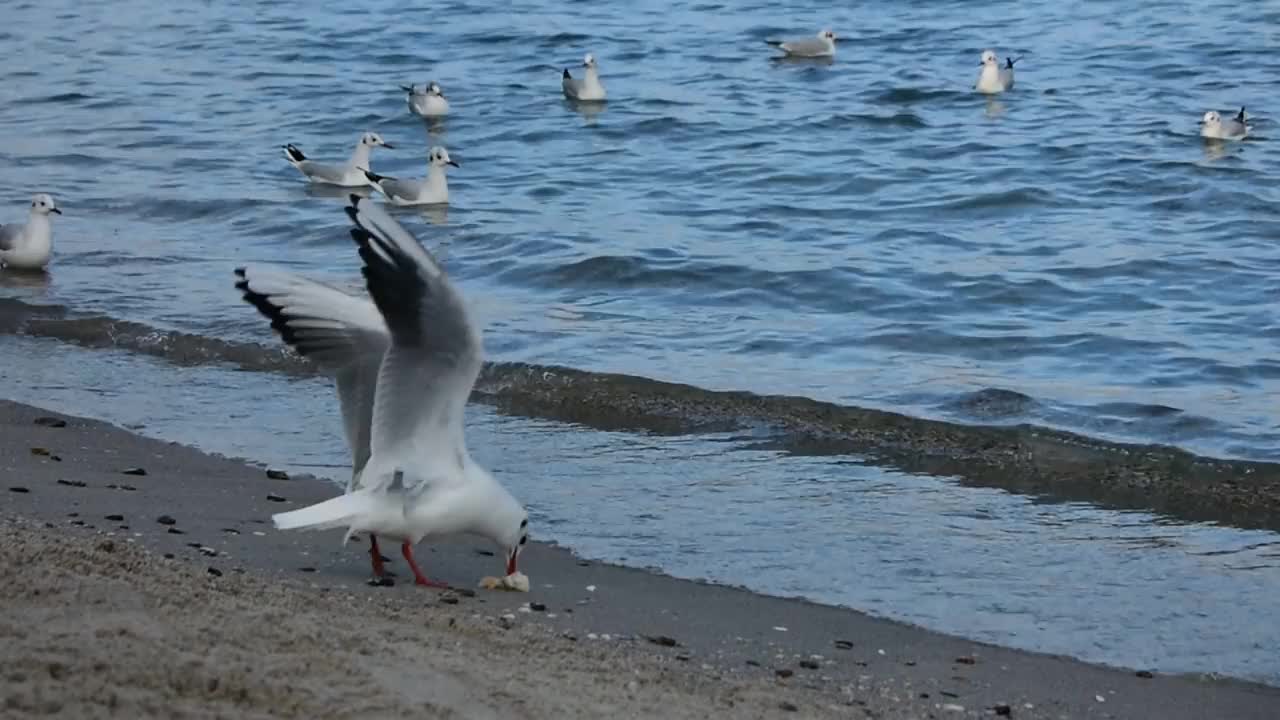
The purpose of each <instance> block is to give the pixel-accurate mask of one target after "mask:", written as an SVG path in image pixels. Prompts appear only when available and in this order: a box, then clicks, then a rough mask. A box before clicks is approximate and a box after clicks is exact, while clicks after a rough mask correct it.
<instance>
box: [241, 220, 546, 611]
mask: <svg viewBox="0 0 1280 720" xmlns="http://www.w3.org/2000/svg"><path fill="white" fill-rule="evenodd" d="M347 214H348V215H349V216H350V217H351V219H352V220H353V221H354V222H355V225H356V227H355V228H354V229H353V230H352V231H351V236H352V238H354V239H355V241H356V245H357V247H358V248H359V253H360V258H361V259H362V260H363V261H364V268H363V274H364V277H365V284H366V286H367V288H368V290H369V295H370V297H371V298H372V299H373V301H372V302H369V301H368V300H364V299H361V298H355V297H352V296H350V295H347V294H346V293H344V292H342V291H341V290H337V289H335V288H331V287H329V286H327V285H322V284H320V283H316V282H313V281H310V280H307V279H305V278H301V277H298V276H294V275H290V274H287V273H283V272H280V271H274V270H263V269H260V268H254V267H247V268H241V269H239V270H237V271H236V274H237V276H238V278H239V282H237V284H236V287H237V288H239V289H240V290H242V291H243V292H244V298H245V300H246V301H247V302H249V303H250V304H252V305H254V306H255V307H257V308H258V310H259V311H260V312H262V313H263V314H264V315H266V316H267V317H268V318H270V319H271V325H272V327H274V328H275V329H276V330H277V331H278V332H280V334H281V336H282V337H283V338H284V340H285V341H286V342H288V343H289V344H290V345H292V346H293V347H294V348H295V349H296V350H297V351H298V352H299V353H301V354H302V355H304V356H306V357H312V358H315V359H316V360H317V361H318V362H320V363H322V364H323V365H326V366H328V367H329V368H331V369H334V368H347V369H348V370H352V371H354V373H353V374H352V375H349V376H347V380H346V382H345V384H344V379H343V375H341V374H339V376H338V377H339V382H338V388H339V397H340V398H341V401H342V411H343V419H344V422H345V424H346V426H347V430H348V441H349V442H351V444H352V451H353V456H356V457H357V458H358V457H359V456H360V455H361V454H362V451H363V449H362V448H360V447H358V445H359V443H360V442H361V441H362V440H361V438H365V439H367V442H368V453H367V455H366V457H367V459H366V460H365V461H364V463H363V465H362V466H361V467H357V468H353V478H352V484H351V485H350V486H349V487H348V492H347V493H346V494H344V495H341V496H339V497H336V498H332V499H330V500H326V501H324V502H322V503H318V504H315V505H311V506H308V507H305V508H302V509H300V510H294V511H292V512H286V513H278V514H276V515H273V516H272V520H273V521H274V522H275V525H276V527H277V528H280V529H282V530H287V529H301V530H321V529H326V528H340V527H345V528H347V534H346V536H345V538H344V542H345V541H346V540H349V539H350V538H351V536H352V535H354V534H356V533H369V534H370V540H371V550H370V555H371V556H372V563H373V572H374V574H375V575H376V576H378V577H379V578H381V577H384V576H385V574H386V570H385V568H384V567H383V565H382V559H381V553H380V551H379V548H378V541H377V539H378V537H384V538H391V539H394V540H398V541H399V542H400V543H401V545H400V550H401V554H402V555H403V556H404V559H405V561H406V562H407V563H408V564H409V567H410V569H411V570H412V571H413V575H414V582H415V583H416V584H418V585H428V586H433V587H442V586H444V585H443V584H442V583H440V582H437V581H433V580H429V579H428V578H427V577H426V575H424V574H423V573H422V570H421V569H420V568H419V567H418V565H417V563H416V562H415V561H414V558H413V546H414V545H415V544H417V543H418V542H419V541H421V540H422V539H423V538H427V537H439V536H444V535H452V534H460V533H465V534H475V535H480V536H482V537H485V538H488V539H489V540H491V541H493V542H494V543H496V544H497V545H498V547H499V548H500V549H501V550H502V551H503V553H504V556H505V559H506V570H507V575H508V576H510V575H514V574H515V573H516V572H517V561H518V559H519V557H520V553H521V551H523V550H524V547H525V545H526V544H527V543H528V540H529V516H528V513H527V512H526V511H525V509H524V508H523V507H522V506H521V505H520V503H519V502H518V501H517V500H516V499H515V498H514V497H513V496H512V495H511V493H510V492H508V491H507V489H506V488H504V487H503V486H502V484H501V483H500V482H498V480H497V479H496V478H494V477H493V475H491V474H490V473H489V472H488V471H487V470H485V469H484V468H482V467H480V466H479V465H477V464H476V463H475V461H474V460H472V459H471V455H470V453H469V452H468V451H467V447H466V443H465V441H464V438H463V415H464V409H465V407H466V404H467V399H468V398H469V397H470V395H471V388H472V386H473V385H474V384H475V380H476V377H477V376H478V375H479V373H480V366H481V364H482V350H481V344H480V333H479V331H478V329H477V328H476V327H475V325H474V324H472V322H471V319H470V317H469V316H468V314H467V312H466V308H465V304H464V301H463V298H462V296H461V295H460V294H459V293H458V291H457V289H456V288H455V287H454V285H453V283H452V282H451V281H450V280H449V278H448V276H447V275H445V272H444V269H443V268H442V267H441V266H440V265H439V263H438V262H436V260H435V258H434V257H432V256H431V254H430V253H428V252H427V250H426V249H425V248H424V247H422V245H421V244H419V242H418V241H417V239H416V238H414V237H413V235H411V234H409V232H408V231H407V230H405V229H404V227H402V226H401V225H400V224H399V223H398V222H396V221H395V219H394V218H392V217H391V216H390V215H388V214H387V212H386V211H385V210H383V209H382V208H381V207H379V206H378V205H377V204H375V203H373V202H371V201H369V200H367V199H365V198H361V197H359V196H357V195H352V196H351V205H350V206H349V207H348V208H347ZM374 358H377V360H376V366H377V367H376V371H372V370H371V368H373V366H374V364H375V361H374V360H373V359H374ZM355 378H363V379H362V380H355V381H354V382H353V379H355ZM370 382H372V385H370ZM366 413H367V414H366ZM353 428H354V430H355V432H354V433H353V432H352V430H353ZM362 433H363V434H362ZM353 438H355V439H353Z"/></svg>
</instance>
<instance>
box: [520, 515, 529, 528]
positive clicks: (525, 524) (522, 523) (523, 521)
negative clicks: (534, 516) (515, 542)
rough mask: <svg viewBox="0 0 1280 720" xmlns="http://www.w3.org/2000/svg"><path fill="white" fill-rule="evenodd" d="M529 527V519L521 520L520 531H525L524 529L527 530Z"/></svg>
mask: <svg viewBox="0 0 1280 720" xmlns="http://www.w3.org/2000/svg"><path fill="white" fill-rule="evenodd" d="M527 527H529V518H525V519H523V520H521V521H520V529H521V530H523V529H524V528H527Z"/></svg>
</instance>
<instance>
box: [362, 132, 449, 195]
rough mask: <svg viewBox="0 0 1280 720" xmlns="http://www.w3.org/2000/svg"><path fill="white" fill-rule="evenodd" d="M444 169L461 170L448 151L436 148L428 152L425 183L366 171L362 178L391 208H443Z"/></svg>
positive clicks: (446, 180)
mask: <svg viewBox="0 0 1280 720" xmlns="http://www.w3.org/2000/svg"><path fill="white" fill-rule="evenodd" d="M445 165H452V166H454V167H461V166H460V165H458V163H456V162H454V161H453V159H452V158H450V157H449V151H448V150H445V149H444V148H442V147H439V146H437V147H433V148H431V150H429V151H428V152H427V177H426V179H425V180H398V179H396V178H393V177H388V176H386V175H379V174H377V173H372V172H369V171H367V170H366V171H365V177H366V178H368V179H369V182H370V183H371V184H372V185H373V186H374V188H376V189H377V190H378V192H380V193H382V194H383V195H384V196H386V198H387V202H389V203H391V204H392V205H444V204H446V203H448V202H449V180H448V179H447V178H446V177H445V172H444V166H445Z"/></svg>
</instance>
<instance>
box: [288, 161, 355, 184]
mask: <svg viewBox="0 0 1280 720" xmlns="http://www.w3.org/2000/svg"><path fill="white" fill-rule="evenodd" d="M295 167H297V168H298V169H299V170H301V171H302V174H303V175H306V176H307V177H309V178H312V179H314V180H321V181H324V182H329V183H340V182H342V179H343V176H344V175H346V174H347V169H346V168H345V167H343V166H341V165H326V164H324V163H318V162H312V161H311V160H303V161H302V162H300V163H296V165H295Z"/></svg>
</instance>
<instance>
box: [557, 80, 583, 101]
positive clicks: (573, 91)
mask: <svg viewBox="0 0 1280 720" xmlns="http://www.w3.org/2000/svg"><path fill="white" fill-rule="evenodd" d="M581 84H582V81H581V80H577V79H575V78H571V77H567V78H564V79H563V80H562V81H561V82H560V87H562V88H564V94H565V95H567V96H568V97H570V98H574V99H577V97H578V88H579V87H580V86H581Z"/></svg>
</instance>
